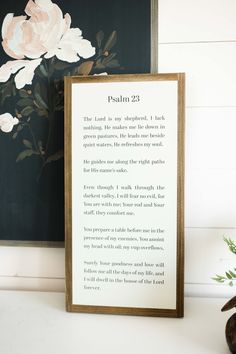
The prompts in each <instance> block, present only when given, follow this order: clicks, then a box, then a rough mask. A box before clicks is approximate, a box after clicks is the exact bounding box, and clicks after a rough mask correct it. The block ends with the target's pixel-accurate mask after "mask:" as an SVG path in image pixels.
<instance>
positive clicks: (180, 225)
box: [65, 73, 185, 317]
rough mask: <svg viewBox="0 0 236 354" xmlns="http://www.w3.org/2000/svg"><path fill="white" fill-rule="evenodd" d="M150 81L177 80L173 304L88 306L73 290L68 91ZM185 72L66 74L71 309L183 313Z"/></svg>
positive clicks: (68, 302) (68, 304)
mask: <svg viewBox="0 0 236 354" xmlns="http://www.w3.org/2000/svg"><path fill="white" fill-rule="evenodd" d="M146 81H147V82H151V81H176V82H177V84H178V103H177V104H178V117H177V120H178V122H177V126H178V133H177V134H178V139H177V140H178V147H177V149H178V151H177V160H178V161H177V245H176V250H177V254H176V259H177V266H176V270H177V271H176V308H175V309H157V308H137V307H136V308H135V307H118V306H117V307H116V306H90V305H89V304H88V305H79V304H74V303H73V300H72V299H73V294H72V276H73V269H72V248H73V244H72V193H73V191H72V173H73V171H72V153H73V152H72V150H71V107H72V106H71V105H72V102H71V92H72V85H73V84H74V83H76V84H77V83H90V82H91V83H95V82H97V83H101V82H146ZM184 92H185V75H184V74H183V73H177V74H176V73H174V74H172V73H171V74H137V75H111V76H99V77H91V76H87V77H66V78H65V232H66V309H67V311H71V312H86V313H105V314H119V315H141V316H162V317H183V315H184V105H185V95H184Z"/></svg>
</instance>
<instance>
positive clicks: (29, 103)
mask: <svg viewBox="0 0 236 354" xmlns="http://www.w3.org/2000/svg"><path fill="white" fill-rule="evenodd" d="M17 105H18V106H20V107H25V106H33V105H34V102H33V100H31V99H30V98H22V99H20V100H19V101H18V102H17Z"/></svg>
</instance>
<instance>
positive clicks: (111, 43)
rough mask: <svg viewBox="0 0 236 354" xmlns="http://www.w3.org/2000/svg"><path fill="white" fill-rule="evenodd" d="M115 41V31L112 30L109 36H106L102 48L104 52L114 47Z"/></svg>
mask: <svg viewBox="0 0 236 354" xmlns="http://www.w3.org/2000/svg"><path fill="white" fill-rule="evenodd" d="M116 41H117V32H116V31H113V32H112V33H111V35H110V37H109V38H108V40H107V42H106V44H105V47H104V48H103V51H104V52H106V51H109V50H110V49H111V48H112V47H114V45H115V44H116Z"/></svg>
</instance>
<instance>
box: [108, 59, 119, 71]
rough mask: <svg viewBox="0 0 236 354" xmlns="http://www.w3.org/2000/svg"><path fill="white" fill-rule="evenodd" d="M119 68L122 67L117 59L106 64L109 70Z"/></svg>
mask: <svg viewBox="0 0 236 354" xmlns="http://www.w3.org/2000/svg"><path fill="white" fill-rule="evenodd" d="M119 66H120V64H119V61H118V60H117V59H113V60H111V61H109V62H108V63H107V64H106V67H107V68H113V69H114V68H118V67H119Z"/></svg>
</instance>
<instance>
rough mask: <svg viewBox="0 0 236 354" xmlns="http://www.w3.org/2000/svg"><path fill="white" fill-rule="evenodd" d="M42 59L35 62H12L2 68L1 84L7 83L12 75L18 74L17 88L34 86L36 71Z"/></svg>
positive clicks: (0, 70)
mask: <svg viewBox="0 0 236 354" xmlns="http://www.w3.org/2000/svg"><path fill="white" fill-rule="evenodd" d="M41 61H42V59H35V60H10V61H8V62H7V63H6V64H3V65H2V66H1V67H0V82H6V81H7V80H8V79H9V78H10V76H11V74H15V73H16V72H17V74H16V76H15V84H16V88H18V89H21V88H22V87H24V86H25V85H29V84H32V80H33V76H34V71H35V69H36V68H37V66H38V65H39V64H40V63H41Z"/></svg>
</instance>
